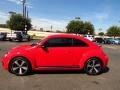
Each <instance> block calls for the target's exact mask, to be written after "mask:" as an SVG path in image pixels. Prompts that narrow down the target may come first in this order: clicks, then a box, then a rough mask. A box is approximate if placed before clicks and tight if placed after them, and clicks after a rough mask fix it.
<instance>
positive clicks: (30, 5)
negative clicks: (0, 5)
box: [7, 0, 33, 8]
mask: <svg viewBox="0 0 120 90" xmlns="http://www.w3.org/2000/svg"><path fill="white" fill-rule="evenodd" d="M7 1H9V2H12V3H15V4H18V5H20V4H22V2H21V1H22V0H7ZM26 5H27V7H28V8H33V6H32V4H31V3H29V2H26Z"/></svg>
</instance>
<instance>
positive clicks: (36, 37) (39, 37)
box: [31, 35, 44, 39]
mask: <svg viewBox="0 0 120 90" xmlns="http://www.w3.org/2000/svg"><path fill="white" fill-rule="evenodd" d="M31 38H32V39H41V38H44V36H36V35H32V36H31Z"/></svg>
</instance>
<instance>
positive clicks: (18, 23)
mask: <svg viewBox="0 0 120 90" xmlns="http://www.w3.org/2000/svg"><path fill="white" fill-rule="evenodd" d="M25 25H26V26H27V27H26V29H27V30H29V29H30V28H31V26H32V25H31V20H30V19H25V18H24V17H23V16H22V15H21V14H11V17H10V19H9V20H8V21H7V26H8V27H9V28H10V29H11V30H22V31H23V30H25Z"/></svg>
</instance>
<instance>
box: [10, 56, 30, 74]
mask: <svg viewBox="0 0 120 90" xmlns="http://www.w3.org/2000/svg"><path fill="white" fill-rule="evenodd" d="M30 70H31V67H30V63H29V62H28V61H27V60H26V59H25V58H23V57H16V58H14V59H13V60H12V61H11V62H10V65H9V71H10V72H11V73H13V74H15V75H18V76H24V75H27V74H28V73H29V72H30Z"/></svg>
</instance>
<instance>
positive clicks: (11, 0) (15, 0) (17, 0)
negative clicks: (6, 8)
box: [7, 0, 21, 4]
mask: <svg viewBox="0 0 120 90" xmlns="http://www.w3.org/2000/svg"><path fill="white" fill-rule="evenodd" d="M7 1H10V2H13V3H16V4H21V1H20V0H7Z"/></svg>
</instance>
